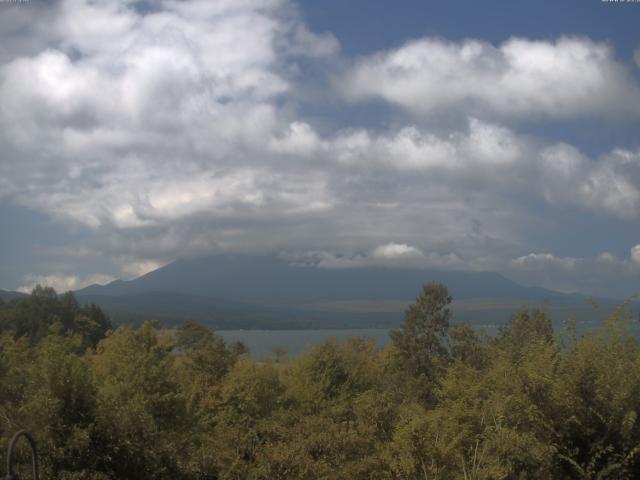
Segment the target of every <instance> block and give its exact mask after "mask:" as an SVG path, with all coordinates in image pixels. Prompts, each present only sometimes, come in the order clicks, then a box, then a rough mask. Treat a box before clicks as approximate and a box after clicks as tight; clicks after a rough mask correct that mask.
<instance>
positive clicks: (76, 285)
mask: <svg viewBox="0 0 640 480" xmlns="http://www.w3.org/2000/svg"><path fill="white" fill-rule="evenodd" d="M114 280H115V278H114V277H112V276H110V275H103V274H100V273H95V274H92V275H87V276H84V277H79V276H77V275H65V274H51V275H34V274H28V275H26V276H25V278H24V285H22V286H20V287H18V288H17V289H16V290H17V291H18V292H23V293H31V291H32V290H33V289H34V288H35V287H36V285H41V286H43V287H52V288H53V289H55V290H56V292H58V293H63V292H68V291H69V290H79V289H81V288H84V287H87V286H89V285H93V284H98V285H106V284H107V283H109V282H112V281H114Z"/></svg>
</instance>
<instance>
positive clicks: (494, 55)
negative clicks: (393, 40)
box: [0, 0, 640, 293]
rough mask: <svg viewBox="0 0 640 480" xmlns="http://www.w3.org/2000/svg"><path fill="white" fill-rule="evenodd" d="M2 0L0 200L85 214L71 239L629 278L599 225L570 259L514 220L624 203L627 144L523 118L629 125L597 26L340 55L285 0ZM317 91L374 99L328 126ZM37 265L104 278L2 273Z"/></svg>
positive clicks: (65, 216)
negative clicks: (592, 149)
mask: <svg viewBox="0 0 640 480" xmlns="http://www.w3.org/2000/svg"><path fill="white" fill-rule="evenodd" d="M1 8H2V9H3V11H2V16H1V17H0V25H1V26H2V28H1V29H0V32H1V33H0V40H1V41H2V42H3V45H6V46H7V48H5V49H4V50H3V52H2V54H1V56H0V99H1V107H0V145H1V146H2V150H3V160H2V162H0V201H1V202H3V203H7V204H11V205H16V206H19V207H20V208H28V209H30V210H34V211H38V212H42V213H44V214H45V215H46V216H47V218H49V219H51V221H53V222H55V223H61V224H65V225H69V228H77V229H82V230H83V231H87V232H89V237H90V240H89V241H87V244H86V245H83V248H85V249H86V248H88V249H90V250H91V252H92V255H94V256H96V257H105V256H106V257H108V258H110V259H111V261H112V262H113V263H114V265H116V266H117V268H118V271H119V274H120V275H125V276H132V275H137V274H140V273H145V272H146V271H149V270H151V269H153V268H154V267H156V266H160V265H162V264H165V263H167V262H169V261H171V260H174V259H176V258H179V257H181V256H193V255H198V254H209V253H219V252H250V253H278V254H285V255H291V256H292V258H294V257H296V258H302V257H304V256H305V255H306V256H307V257H308V256H309V255H312V256H313V255H316V257H317V256H319V257H318V258H320V260H319V263H318V265H319V266H325V267H329V266H332V265H333V266H336V265H338V264H340V265H341V266H347V265H350V266H358V265H375V264H379V265H385V266H393V265H404V264H407V263H413V264H416V265H424V266H425V267H429V268H434V267H435V268H444V269H468V270H498V271H502V272H504V273H507V274H510V273H511V274H512V275H515V276H517V277H518V278H520V277H522V276H523V275H524V273H523V272H526V273H527V275H529V277H527V278H530V279H535V280H534V281H541V282H543V283H544V285H545V286H549V285H550V284H551V283H553V282H552V278H554V275H556V274H557V272H558V271H559V270H560V271H562V272H564V273H563V276H562V278H563V280H562V282H561V285H560V287H559V288H563V289H566V290H571V289H582V290H585V289H586V290H588V291H593V292H598V293H603V292H606V291H607V289H608V288H613V286H612V284H611V278H614V277H615V276H616V275H618V276H619V278H621V279H623V281H622V280H621V281H618V283H616V284H615V286H616V287H617V286H619V285H622V284H627V282H636V283H638V281H639V280H640V273H639V272H638V268H637V265H638V260H637V258H638V254H637V247H636V249H634V250H632V251H631V253H630V254H629V257H628V258H620V259H618V258H617V257H616V260H615V261H612V262H609V263H607V265H609V266H608V267H607V268H609V267H610V268H609V270H606V269H605V270H603V267H602V265H603V262H605V263H606V262H607V260H602V255H601V254H602V249H600V248H599V247H598V246H597V244H596V243H594V245H593V248H592V249H591V250H593V252H592V255H591V257H584V259H582V258H581V259H573V260H567V258H565V257H564V256H563V255H561V254H556V255H554V254H553V253H549V254H539V253H532V252H540V251H548V250H547V248H548V247H547V245H548V244H549V243H550V241H548V240H545V241H544V242H537V241H536V240H534V239H532V235H531V230H536V229H544V228H547V227H548V226H549V224H550V223H553V222H554V221H553V219H554V218H555V216H556V215H559V214H560V213H561V214H563V215H564V214H566V212H573V211H575V212H578V213H579V214H580V215H584V216H585V217H586V218H587V220H586V221H589V219H590V218H594V219H601V218H605V219H607V221H611V222H617V224H622V225H634V224H635V225H637V224H638V221H639V220H640V145H638V144H636V145H634V146H632V147H631V148H630V147H629V146H618V145H602V146H601V148H600V149H599V150H600V152H601V153H598V154H592V153H589V152H587V151H585V149H584V148H582V147H581V146H580V145H574V144H572V143H571V142H570V141H564V140H558V139H556V138H547V137H546V136H545V135H543V134H540V133H539V132H536V131H533V132H532V131H529V130H528V129H527V128H526V125H525V124H526V123H527V122H530V121H531V120H532V119H533V120H535V121H539V122H545V121H548V120H549V121H555V122H574V121H581V120H582V119H585V118H588V119H590V121H596V122H603V123H604V124H607V122H611V121H630V122H638V118H639V117H640V83H639V82H638V78H637V75H635V74H634V73H633V69H634V68H635V67H634V66H633V65H630V64H626V63H625V62H623V61H622V60H620V59H619V58H617V57H616V53H615V51H614V49H613V48H612V47H611V46H610V45H607V44H604V43H601V42H596V41H594V40H591V39H589V38H588V37H584V36H583V37H576V36H563V37H560V38H555V39H539V40H536V39H526V38H517V37H514V38H511V39H510V40H508V41H505V42H504V43H500V44H492V43H490V42H487V41H484V40H482V39H468V40H464V41H449V40H446V39H443V38H437V37H425V38H420V39H414V40H410V41H409V42H408V43H406V44H404V45H401V46H399V47H397V48H390V49H388V50H385V51H380V52H374V53H372V54H370V55H366V56H363V57H361V58H349V57H347V56H346V55H345V54H343V53H342V50H341V46H340V43H339V40H338V39H337V38H336V37H335V36H334V35H333V34H332V33H331V32H313V31H312V30H311V29H310V28H309V27H308V26H307V24H306V23H305V20H304V16H303V15H302V14H301V12H300V8H299V6H298V5H296V4H295V3H293V2H291V1H288V0H261V1H258V0H242V1H216V2H210V1H197V0H192V1H184V2H179V1H163V2H158V3H154V4H152V5H147V6H141V4H139V3H138V2H132V1H128V0H119V1H116V0H114V1H109V2H100V3H93V2H89V1H86V0H61V1H58V2H52V3H51V4H46V5H44V4H40V3H37V2H31V3H30V4H25V5H19V6H13V7H10V6H4V5H3V6H2V7H1ZM25 32H26V33H25ZM309 71H312V72H323V73H322V74H321V75H319V76H318V75H316V73H314V74H313V75H314V78H313V79H312V78H310V74H309V73H308V72H309ZM311 83H313V84H314V85H315V86H316V87H315V88H316V89H317V88H320V93H317V95H316V96H314V93H313V92H317V90H314V89H310V88H309V84H311ZM318 85H319V86H320V87H318ZM327 98H329V99H330V102H329V103H330V104H331V105H332V106H329V107H327V108H329V109H330V110H331V111H330V114H331V115H334V116H336V118H337V117H340V115H341V112H342V111H343V110H348V109H358V108H367V105H368V104H370V103H376V102H383V103H385V104H386V105H387V106H388V108H389V112H391V113H388V122H386V123H385V124H384V125H383V126H382V127H372V126H371V125H368V124H365V123H363V122H360V123H358V122H355V123H353V124H352V125H349V126H347V127H344V126H342V124H343V123H344V122H337V124H339V125H340V126H339V127H332V126H331V122H321V121H318V119H317V118H316V117H315V116H314V115H312V114H310V113H309V112H310V111H312V110H313V109H314V108H318V106H319V105H321V104H323V102H326V99H327ZM440 116H442V117H443V118H445V117H446V118H447V119H452V120H451V121H448V120H447V121H443V122H442V123H441V124H440V123H439V122H438V121H437V119H438V118H439V117H440ZM434 119H435V120H434ZM553 228H557V227H553ZM638 233H639V235H640V232H638ZM553 234H554V232H553V231H550V232H549V235H553ZM638 241H640V238H636V239H635V240H633V243H631V244H629V245H627V246H626V247H625V248H626V249H627V251H629V250H628V249H630V248H631V247H632V246H633V245H636V244H637V242H638ZM551 243H552V242H551ZM541 255H542V256H541ZM545 255H549V256H548V257H547V256H545ZM67 258H70V257H67ZM574 260H575V261H574ZM572 262H573V263H572ZM70 265H71V267H70V268H73V265H74V264H73V262H70ZM75 265H76V266H79V265H80V262H79V261H78V262H77V263H76V264H75ZM533 265H535V268H533V267H532V266H533ZM78 268H80V267H78ZM541 271H542V272H545V273H544V274H540V273H534V272H541ZM609 271H611V272H612V273H611V274H608V273H607V272H609ZM116 273H117V272H116ZM52 275H57V277H56V278H58V279H61V278H62V279H66V280H64V281H63V282H58V284H60V285H71V284H73V285H80V284H82V283H83V281H82V279H86V278H89V277H90V276H95V275H98V277H95V278H111V277H112V276H113V275H111V274H109V275H107V276H103V277H99V275H106V274H104V273H99V272H98V273H96V272H93V271H92V272H81V273H77V272H71V271H67V272H62V271H47V272H40V271H34V272H29V275H27V276H26V277H25V278H24V279H23V281H22V283H20V286H23V287H25V288H27V287H28V285H31V284H32V283H33V281H35V280H37V279H44V278H48V277H47V276H49V278H53V277H51V276H52ZM585 275H587V276H588V275H591V276H592V277H593V280H592V281H591V282H590V283H589V284H588V285H587V284H585V283H584V281H583V279H584V277H585ZM70 278H73V280H69V279H70ZM16 286H17V285H16ZM69 288H71V287H69ZM627 290H628V288H627Z"/></svg>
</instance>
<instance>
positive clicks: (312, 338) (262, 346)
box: [216, 321, 640, 358]
mask: <svg viewBox="0 0 640 480" xmlns="http://www.w3.org/2000/svg"><path fill="white" fill-rule="evenodd" d="M601 324H602V323H601V322H600V321H587V322H578V323H577V324H576V332H577V333H578V334H583V333H585V332H588V331H592V330H594V329H596V328H598V326H600V325H601ZM476 327H477V328H479V329H482V330H484V332H486V333H487V334H488V335H495V334H496V333H497V332H498V329H499V327H500V325H497V324H487V325H476ZM560 328H562V324H561V323H556V322H554V329H555V331H556V332H558V331H559V329H560ZM631 331H632V332H633V333H634V334H635V335H638V334H639V333H640V325H639V324H638V322H633V323H632V324H631ZM216 333H218V334H219V335H220V336H222V338H224V339H225V341H227V342H236V341H242V342H244V344H245V345H246V346H247V347H248V348H249V353H250V355H251V356H253V357H257V358H263V357H273V356H274V353H273V351H272V350H273V348H274V347H284V348H286V349H287V353H288V355H292V356H295V355H299V354H300V353H302V352H304V351H305V349H307V348H309V347H310V346H312V345H317V344H319V343H322V342H324V341H326V340H328V339H330V338H336V339H337V340H338V341H344V340H346V339H347V338H350V337H365V338H372V339H373V340H375V341H376V343H377V345H378V346H379V347H383V346H384V345H386V343H387V342H389V340H390V339H389V329H388V328H355V329H320V330H218V331H217V332H216Z"/></svg>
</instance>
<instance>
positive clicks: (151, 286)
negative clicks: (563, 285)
mask: <svg viewBox="0 0 640 480" xmlns="http://www.w3.org/2000/svg"><path fill="white" fill-rule="evenodd" d="M434 281H437V282H442V283H444V284H446V285H447V286H448V287H449V291H450V292H451V294H452V296H453V297H454V298H456V299H471V298H496V299H504V298H521V299H530V300H536V301H539V300H554V301H575V300H576V299H577V298H578V297H580V296H576V295H566V294H563V293H559V292H554V291H551V290H545V289H543V288H531V287H524V286H522V285H519V284H517V283H516V282H513V281H511V280H508V279H506V278H505V277H503V276H502V275H500V274H498V273H494V272H452V271H432V270H424V269H410V268H393V269H392V268H382V267H370V268H350V269H324V268H316V267H298V266H291V265H289V264H288V263H287V262H285V261H283V260H281V259H279V258H275V257H268V256H251V255H224V256H223V255H220V256H210V257H201V258H193V259H185V260H178V261H176V262H173V263H170V264H169V265H166V266H164V267H162V268H159V269H158V270H155V271H153V272H150V273H148V274H146V275H143V276H142V277H139V278H137V279H135V280H130V281H122V280H116V281H114V282H111V283H109V284H108V285H104V286H99V285H92V286H89V287H87V288H84V289H82V290H78V291H77V294H78V295H89V294H92V295H110V296H123V295H133V294H140V293H148V292H160V291H164V292H177V293H185V294H191V295H199V296H203V297H208V298H218V299H224V300H233V301H242V302H250V303H258V304H269V305H272V304H291V303H296V304H297V303H301V302H317V301H335V300H352V299H370V300H380V299H388V300H408V299H413V298H415V296H416V294H417V293H418V291H419V290H420V287H421V286H422V285H423V284H424V283H427V282H434Z"/></svg>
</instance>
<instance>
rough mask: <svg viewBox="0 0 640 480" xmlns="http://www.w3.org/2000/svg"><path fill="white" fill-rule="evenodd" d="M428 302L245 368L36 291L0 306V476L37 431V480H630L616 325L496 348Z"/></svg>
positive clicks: (627, 388) (171, 333) (193, 338)
mask: <svg viewBox="0 0 640 480" xmlns="http://www.w3.org/2000/svg"><path fill="white" fill-rule="evenodd" d="M450 302H451V299H450V297H449V296H448V292H447V289H446V288H445V287H444V286H442V285H438V284H429V285H427V286H425V287H424V288H423V290H422V292H421V293H420V295H419V296H418V298H417V299H416V302H415V303H414V304H412V305H411V306H410V307H409V308H408V309H407V310H406V312H405V318H404V322H403V324H402V325H401V327H400V328H398V329H397V330H394V331H392V333H391V342H390V343H389V344H388V345H387V346H386V347H384V349H379V348H378V347H377V346H376V345H375V344H374V343H373V342H372V341H367V340H364V339H361V338H353V339H350V340H348V341H346V342H344V343H338V342H336V341H328V342H325V343H323V344H320V345H317V346H315V347H313V348H311V349H309V350H308V351H306V352H305V353H304V354H302V355H300V356H296V357H289V356H287V354H286V352H285V351H284V350H281V351H278V352H277V357H276V358H275V359H272V360H257V359H254V358H252V357H250V356H248V355H247V354H246V353H245V350H244V348H243V346H242V345H241V344H235V345H228V344H225V342H224V341H223V340H222V338H221V337H219V336H218V335H216V334H215V333H213V332H211V331H210V330H209V329H207V328H205V327H203V326H200V325H198V324H195V323H187V324H185V325H183V326H182V327H181V328H179V329H177V330H175V329H172V330H169V329H163V328H162V327H161V326H160V325H159V324H158V323H154V322H147V323H145V324H144V325H142V326H141V327H139V328H134V327H132V326H126V325H124V326H119V327H118V328H115V329H113V327H112V325H111V323H110V321H109V319H108V318H107V317H106V316H105V315H104V314H103V313H102V312H101V310H100V309H99V308H98V307H95V306H88V307H83V306H81V305H79V304H78V302H77V301H76V300H75V299H74V297H73V295H72V294H65V295H61V296H58V295H56V294H55V292H54V291H53V290H50V289H42V288H38V289H36V290H35V291H34V292H33V295H31V296H30V297H27V298H23V299H15V300H11V301H8V302H1V301H0V332H1V338H0V434H1V438H0V462H1V463H4V462H5V458H4V452H5V451H6V446H7V442H8V440H9V438H10V436H11V435H12V434H13V433H14V432H15V431H17V430H19V429H22V428H24V429H27V430H29V431H31V432H32V433H33V434H34V435H35V437H36V440H37V442H38V447H39V449H40V453H41V461H42V465H43V469H44V472H43V475H42V478H43V479H49V478H51V479H54V478H55V479H109V478H113V479H176V478H179V479H238V480H240V479H265V480H266V479H309V480H311V479H423V480H426V479H454V478H462V479H500V478H505V479H506V478H509V479H512V478H518V479H528V478H531V479H539V478H575V479H591V478H593V479H596V478H598V479H605V478H610V479H624V478H629V479H631V478H640V422H638V421H637V416H638V411H639V410H640V368H639V367H640V343H639V342H638V339H637V338H636V337H635V336H634V335H631V334H630V333H629V329H628V327H629V325H630V323H631V315H630V313H629V312H628V311H627V309H626V308H625V306H622V307H620V308H619V309H617V310H616V311H615V312H614V313H613V314H612V315H611V316H610V318H609V319H608V320H606V321H605V322H603V324H602V325H601V326H600V327H599V328H598V329H597V330H594V331H591V332H588V333H585V334H580V335H578V334H577V332H576V330H575V328H572V327H571V322H569V324H568V325H569V326H568V327H567V328H565V329H563V330H562V331H556V332H554V331H553V328H552V325H551V322H550V320H549V318H548V315H547V314H546V313H545V312H544V311H541V310H537V309H533V310H529V309H527V308H523V309H521V310H520V311H518V312H517V313H516V314H515V315H513V317H512V318H511V320H510V321H509V322H508V323H507V324H506V325H505V326H504V327H503V328H501V329H500V331H499V333H498V334H497V335H496V336H495V337H492V338H489V337H483V336H481V335H479V334H478V333H477V332H476V331H475V330H474V329H472V328H471V327H469V326H466V325H451V326H450V320H451V313H450V310H449V306H450Z"/></svg>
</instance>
